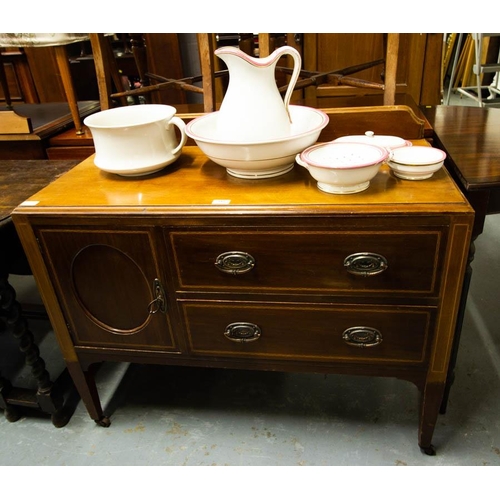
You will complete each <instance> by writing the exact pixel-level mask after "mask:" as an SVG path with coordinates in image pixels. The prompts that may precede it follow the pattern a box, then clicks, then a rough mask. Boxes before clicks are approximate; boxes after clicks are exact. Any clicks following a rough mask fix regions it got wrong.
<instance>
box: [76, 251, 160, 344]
mask: <svg viewBox="0 0 500 500" xmlns="http://www.w3.org/2000/svg"><path fill="white" fill-rule="evenodd" d="M71 278H72V284H73V288H74V292H75V295H76V297H77V299H78V301H79V302H80V304H81V306H82V308H83V309H84V310H85V312H86V314H87V315H88V316H89V317H90V319H92V321H94V322H95V323H96V324H98V325H99V326H100V327H102V328H105V329H106V330H110V331H112V332H113V333H119V334H132V333H136V332H137V331H139V330H141V329H142V328H144V326H145V325H146V323H147V322H148V320H149V317H150V316H149V314H148V304H149V302H151V300H153V296H152V292H151V286H152V285H151V284H150V283H148V280H147V278H146V276H145V275H144V273H143V272H142V270H141V268H140V267H139V265H138V264H137V263H136V262H135V261H134V260H133V259H131V258H130V257H129V256H128V255H126V254H125V253H124V252H122V251H121V250H118V249H116V248H113V247H110V246H108V245H90V246H88V247H85V248H83V249H82V250H81V251H80V252H78V254H77V255H76V256H75V258H74V260H73V263H72V266H71Z"/></svg>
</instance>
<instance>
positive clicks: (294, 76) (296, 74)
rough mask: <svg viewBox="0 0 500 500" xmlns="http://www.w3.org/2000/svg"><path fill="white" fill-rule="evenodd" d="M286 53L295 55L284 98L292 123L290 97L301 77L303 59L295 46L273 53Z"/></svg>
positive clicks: (279, 54)
mask: <svg viewBox="0 0 500 500" xmlns="http://www.w3.org/2000/svg"><path fill="white" fill-rule="evenodd" d="M285 54H288V55H290V56H292V57H293V72H292V76H291V77H290V82H289V84H288V87H287V89H286V93H285V98H284V100H283V102H284V103H285V109H286V112H287V114H288V118H289V120H290V123H291V122H292V117H291V116H290V110H289V109H288V105H289V104H290V99H291V98H292V93H293V91H294V89H295V84H296V83H297V80H298V78H299V73H300V67H301V65H302V59H301V57H300V53H299V51H298V50H297V49H294V48H293V47H289V46H288V45H285V46H283V47H280V48H278V49H276V51H275V52H274V53H273V54H272V55H275V56H278V57H281V56H282V55H285Z"/></svg>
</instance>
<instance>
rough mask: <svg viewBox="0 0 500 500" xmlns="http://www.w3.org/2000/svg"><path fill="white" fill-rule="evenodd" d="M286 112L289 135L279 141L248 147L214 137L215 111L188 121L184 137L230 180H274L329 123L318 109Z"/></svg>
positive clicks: (301, 108)
mask: <svg viewBox="0 0 500 500" xmlns="http://www.w3.org/2000/svg"><path fill="white" fill-rule="evenodd" d="M289 109H290V115H291V118H292V127H291V128H292V130H291V135H290V136H289V137H285V138H282V139H273V140H270V141H266V142H248V143H242V142H230V141H225V140H224V138H221V137H217V127H216V124H217V116H218V112H217V111H216V112H214V113H209V114H207V115H203V116H200V117H199V118H195V119H194V120H192V121H190V122H189V123H188V124H187V125H186V134H187V135H188V136H189V137H191V138H192V139H194V140H195V141H196V144H197V145H198V147H199V148H200V149H201V150H202V151H203V152H204V153H205V154H206V155H207V156H208V157H209V158H210V159H211V160H212V161H214V162H215V163H217V164H219V165H221V166H223V167H225V168H226V170H227V172H228V173H229V174H230V175H232V176H234V177H239V178H243V179H263V178H269V177H276V176H278V175H282V174H284V173H286V172H288V171H289V170H291V169H292V168H293V166H294V159H295V155H296V154H297V153H299V152H300V151H303V150H304V149H306V148H307V147H309V146H311V144H314V143H315V142H316V141H317V139H318V137H319V134H320V132H321V131H322V130H323V129H324V128H325V127H326V125H327V124H328V121H329V118H328V115H326V114H325V113H324V112H323V111H320V110H318V109H314V108H309V107H307V106H290V107H289ZM242 119H243V118H242ZM237 125H238V124H235V126H237Z"/></svg>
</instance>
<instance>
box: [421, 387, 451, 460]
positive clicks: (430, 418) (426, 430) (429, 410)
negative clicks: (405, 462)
mask: <svg viewBox="0 0 500 500" xmlns="http://www.w3.org/2000/svg"><path fill="white" fill-rule="evenodd" d="M444 389H445V383H444V382H442V383H428V384H426V385H425V386H424V389H423V391H422V392H421V401H420V424H419V432H418V445H419V446H420V449H421V450H422V452H423V453H425V454H426V455H435V454H436V451H435V449H434V447H433V445H432V436H433V434H434V429H435V427H436V422H437V418H438V415H439V408H440V406H441V401H442V399H443V394H444Z"/></svg>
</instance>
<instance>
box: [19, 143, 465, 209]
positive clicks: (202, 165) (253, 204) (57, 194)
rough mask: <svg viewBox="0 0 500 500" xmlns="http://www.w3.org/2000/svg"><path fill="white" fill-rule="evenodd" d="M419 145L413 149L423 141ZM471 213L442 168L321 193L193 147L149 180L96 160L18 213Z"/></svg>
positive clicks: (298, 179)
mask: <svg viewBox="0 0 500 500" xmlns="http://www.w3.org/2000/svg"><path fill="white" fill-rule="evenodd" d="M424 143H425V142H424V141H421V140H420V141H414V144H424ZM402 212H408V213H413V214H419V213H422V214H424V213H438V214H439V213H464V212H472V209H471V208H470V206H469V205H468V203H467V201H466V200H465V198H464V197H463V195H462V194H461V193H460V191H459V190H458V188H457V187H456V186H455V184H454V182H453V180H452V179H451V177H450V176H449V174H448V173H447V172H446V170H445V169H444V168H443V169H441V170H440V171H439V172H437V173H436V174H434V176H433V177H432V178H431V179H428V180H422V181H406V180H401V179H398V178H396V177H395V176H394V175H393V174H392V173H391V172H390V169H389V167H388V166H387V165H383V166H382V168H381V170H380V172H379V173H378V174H377V176H376V177H375V178H374V179H373V180H372V181H371V183H370V186H369V188H368V189H367V190H366V191H363V192H361V193H356V194H349V195H333V194H327V193H324V192H322V191H320V190H319V189H318V188H317V187H316V182H315V180H314V179H313V178H312V177H311V176H310V174H309V172H308V171H307V170H306V169H305V168H303V167H301V166H299V165H295V167H294V168H293V169H292V171H290V172H289V173H287V174H284V175H282V176H279V177H275V178H272V179H260V180H242V179H237V178H234V177H232V176H230V175H229V174H228V173H227V172H226V169H225V168H223V167H221V166H219V165H217V164H215V163H213V162H212V161H211V160H209V159H208V158H207V157H206V156H205V155H204V154H203V153H202V152H201V151H200V150H199V149H198V148H197V147H195V146H187V147H185V148H184V150H183V154H182V156H181V157H180V158H179V160H178V161H177V162H176V163H174V164H173V165H170V166H167V167H166V168H165V169H164V170H162V171H161V172H158V173H156V174H152V175H149V176H144V177H121V176H118V175H115V174H109V173H106V172H103V171H101V170H100V169H98V168H97V167H96V166H95V165H94V163H93V157H90V158H88V159H86V160H85V161H83V162H82V163H80V164H79V165H77V166H76V167H74V168H73V169H72V170H71V171H69V172H68V173H66V174H64V175H63V176H61V177H60V178H59V179H57V181H55V182H53V183H52V184H50V185H49V186H47V187H45V188H44V189H42V190H41V191H39V192H38V193H36V194H35V195H34V196H32V197H31V198H29V199H28V200H27V201H26V202H24V203H23V204H21V205H20V206H19V207H18V208H17V209H16V211H15V213H23V214H40V215H42V214H68V215H79V214H95V215H98V214H108V215H125V214H128V215H135V216H137V215H151V216H155V215H162V214H197V215H211V216H213V215H229V214H232V215H245V214H247V215H251V214H267V213H272V214H280V213H282V214H297V215H308V214H311V215H315V214H317V215H320V214H337V213H338V214H352V215H356V214H357V213H362V214H367V213H373V214H375V215H376V214H398V213H402Z"/></svg>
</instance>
